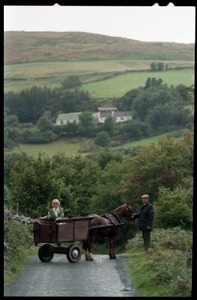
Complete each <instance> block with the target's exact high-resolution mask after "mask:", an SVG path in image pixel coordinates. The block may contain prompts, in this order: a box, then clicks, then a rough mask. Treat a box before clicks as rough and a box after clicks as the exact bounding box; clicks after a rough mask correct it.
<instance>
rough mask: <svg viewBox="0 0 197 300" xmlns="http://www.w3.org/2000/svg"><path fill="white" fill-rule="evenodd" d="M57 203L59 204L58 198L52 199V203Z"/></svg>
mask: <svg viewBox="0 0 197 300" xmlns="http://www.w3.org/2000/svg"><path fill="white" fill-rule="evenodd" d="M55 202H56V203H58V204H59V205H60V202H59V200H58V199H53V201H52V205H53V204H54V203H55Z"/></svg>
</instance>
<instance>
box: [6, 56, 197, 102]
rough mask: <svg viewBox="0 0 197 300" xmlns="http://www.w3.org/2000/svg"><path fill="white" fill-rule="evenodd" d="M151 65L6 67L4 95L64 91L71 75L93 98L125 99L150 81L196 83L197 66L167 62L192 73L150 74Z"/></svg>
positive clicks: (120, 62)
mask: <svg viewBox="0 0 197 300" xmlns="http://www.w3.org/2000/svg"><path fill="white" fill-rule="evenodd" d="M151 62H152V61H149V60H98V61H97V60H94V61H65V62H37V63H33V62H32V63H21V64H12V65H5V66H4V91H5V92H8V91H14V92H19V91H21V90H24V89H29V88H31V87H32V86H38V87H44V86H48V87H50V88H55V87H60V86H61V82H62V81H63V80H64V79H65V78H67V76H69V75H78V76H80V79H81V81H82V82H83V85H82V86H81V88H80V89H82V90H87V91H88V92H89V93H90V95H91V97H92V98H113V97H119V96H122V95H123V94H124V93H126V92H127V91H128V90H130V89H132V88H137V87H139V86H143V85H144V84H145V82H146V79H147V78H148V77H153V76H154V77H155V78H162V79H163V81H164V83H167V84H173V85H177V84H181V83H182V84H185V85H191V84H193V83H194V70H193V69H192V67H193V62H188V61H165V62H164V64H168V65H169V66H171V67H175V66H188V67H189V66H190V67H191V69H182V70H176V71H165V72H151V71H148V69H150V64H151ZM157 62H158V61H157ZM142 70H147V71H142ZM117 75H118V76H117ZM109 77H110V78H109ZM97 80H99V81H97Z"/></svg>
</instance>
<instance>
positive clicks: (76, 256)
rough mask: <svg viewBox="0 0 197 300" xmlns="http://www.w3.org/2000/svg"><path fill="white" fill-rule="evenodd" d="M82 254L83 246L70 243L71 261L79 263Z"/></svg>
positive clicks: (68, 257)
mask: <svg viewBox="0 0 197 300" xmlns="http://www.w3.org/2000/svg"><path fill="white" fill-rule="evenodd" d="M81 256H82V252H81V248H80V247H79V246H78V245H74V244H72V245H70V246H69V247H68V252H67V259H68V261H69V262H71V263H77V262H79V261H80V259H81Z"/></svg>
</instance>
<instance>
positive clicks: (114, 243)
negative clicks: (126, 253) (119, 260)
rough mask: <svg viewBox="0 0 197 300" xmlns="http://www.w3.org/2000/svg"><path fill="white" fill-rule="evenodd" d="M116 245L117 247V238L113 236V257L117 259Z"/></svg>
mask: <svg viewBox="0 0 197 300" xmlns="http://www.w3.org/2000/svg"><path fill="white" fill-rule="evenodd" d="M115 247H116V238H115V237H114V238H112V258H113V259H116V254H115Z"/></svg>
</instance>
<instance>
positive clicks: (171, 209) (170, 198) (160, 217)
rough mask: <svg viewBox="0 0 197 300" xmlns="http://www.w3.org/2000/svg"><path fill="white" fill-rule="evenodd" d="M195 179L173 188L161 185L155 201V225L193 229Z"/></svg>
mask: <svg viewBox="0 0 197 300" xmlns="http://www.w3.org/2000/svg"><path fill="white" fill-rule="evenodd" d="M192 185H193V180H192V179H190V180H189V184H188V182H187V184H182V185H181V186H180V185H179V186H177V187H175V188H174V189H173V190H170V189H169V188H164V187H160V188H159V195H158V199H157V200H156V201H155V204H154V206H155V227H160V228H172V227H180V228H182V229H187V230H192V223H193V218H192V207H193V205H192V200H193V188H192Z"/></svg>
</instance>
